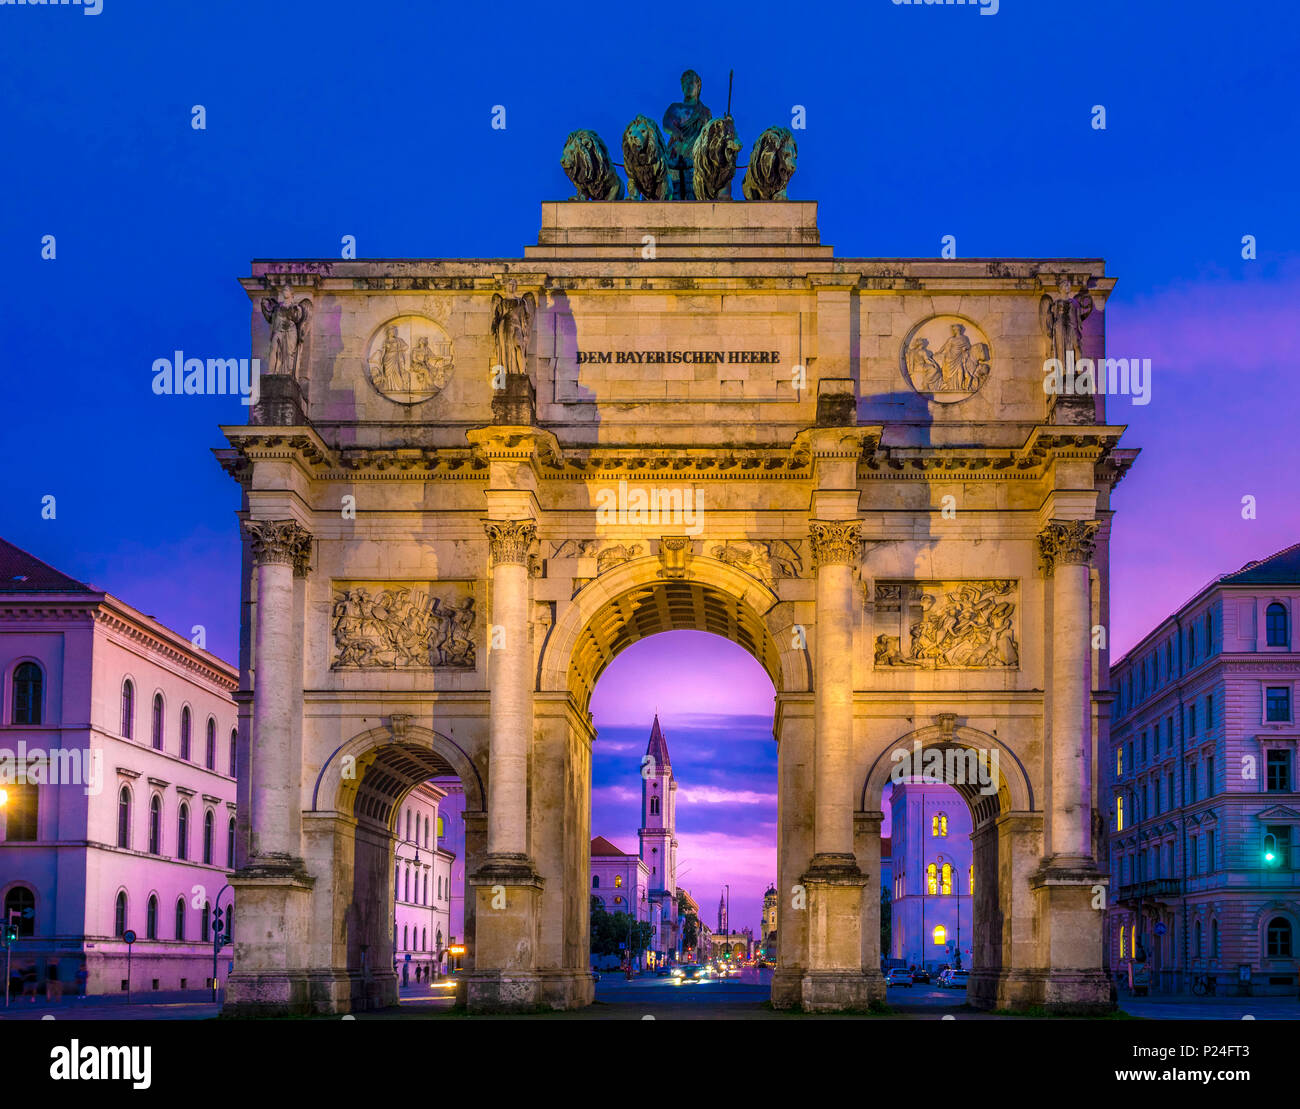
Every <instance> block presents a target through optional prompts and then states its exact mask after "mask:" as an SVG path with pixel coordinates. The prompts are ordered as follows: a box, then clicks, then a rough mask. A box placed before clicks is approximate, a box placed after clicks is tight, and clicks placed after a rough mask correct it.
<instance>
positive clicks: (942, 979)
mask: <svg viewBox="0 0 1300 1109" xmlns="http://www.w3.org/2000/svg"><path fill="white" fill-rule="evenodd" d="M950 974H952V968H951V967H941V968H940V969H939V977H937V978H936V979H935V980H934V984H935V985H936V986H938V987H939V988H940V989H941V990H942V989H945V988H946V987H947V985H948V976H949V975H950Z"/></svg>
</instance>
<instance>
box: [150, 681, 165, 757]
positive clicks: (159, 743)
mask: <svg viewBox="0 0 1300 1109" xmlns="http://www.w3.org/2000/svg"><path fill="white" fill-rule="evenodd" d="M150 735H151V736H152V737H153V749H154V750H155V751H161V750H162V749H163V698H162V694H161V693H155V694H154V695H153V720H152V726H151V728H150Z"/></svg>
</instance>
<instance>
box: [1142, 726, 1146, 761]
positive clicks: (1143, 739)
mask: <svg viewBox="0 0 1300 1109" xmlns="http://www.w3.org/2000/svg"><path fill="white" fill-rule="evenodd" d="M1142 761H1143V762H1144V763H1145V762H1146V761H1147V734H1146V732H1143V733H1142Z"/></svg>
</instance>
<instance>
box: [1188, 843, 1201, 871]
mask: <svg viewBox="0 0 1300 1109" xmlns="http://www.w3.org/2000/svg"><path fill="white" fill-rule="evenodd" d="M1199 863H1200V850H1199V847H1198V845H1197V840H1196V837H1195V836H1192V837H1191V838H1190V839H1189V840H1188V841H1187V873H1188V874H1190V875H1191V876H1192V877H1193V878H1195V877H1196V875H1197V874H1199V873H1200V867H1199V865H1198V864H1199Z"/></svg>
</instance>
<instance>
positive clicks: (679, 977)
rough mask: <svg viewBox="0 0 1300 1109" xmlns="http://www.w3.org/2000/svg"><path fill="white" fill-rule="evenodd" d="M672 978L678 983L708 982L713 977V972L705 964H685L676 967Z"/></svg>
mask: <svg viewBox="0 0 1300 1109" xmlns="http://www.w3.org/2000/svg"><path fill="white" fill-rule="evenodd" d="M672 977H673V979H674V980H675V981H677V982H682V983H685V982H706V981H708V979H709V978H711V977H712V971H711V970H710V969H709V967H708V966H706V965H705V964H703V963H683V964H682V965H681V966H679V967H674V968H673V972H672Z"/></svg>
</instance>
